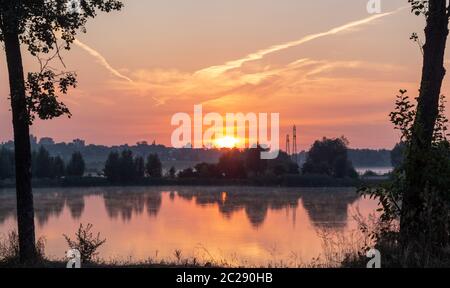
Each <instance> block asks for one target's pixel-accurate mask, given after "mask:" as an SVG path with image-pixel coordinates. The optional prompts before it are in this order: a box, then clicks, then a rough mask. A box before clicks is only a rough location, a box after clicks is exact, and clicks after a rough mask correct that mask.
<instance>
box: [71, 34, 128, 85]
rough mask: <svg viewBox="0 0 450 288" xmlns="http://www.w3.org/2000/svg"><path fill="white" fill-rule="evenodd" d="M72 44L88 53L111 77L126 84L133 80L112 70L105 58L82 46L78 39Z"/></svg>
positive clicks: (84, 45)
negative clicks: (115, 77)
mask: <svg viewBox="0 0 450 288" xmlns="http://www.w3.org/2000/svg"><path fill="white" fill-rule="evenodd" d="M74 43H75V44H76V45H77V46H78V47H80V48H82V49H83V50H85V51H86V52H88V53H89V54H91V56H93V57H95V58H96V59H97V60H98V61H99V62H100V64H101V65H102V66H103V67H105V68H106V69H107V70H108V71H109V72H111V73H112V74H113V75H115V76H117V77H118V78H120V79H123V80H126V81H128V82H133V80H131V79H130V78H129V77H127V76H125V75H123V74H122V73H120V72H119V71H117V70H116V69H114V68H113V67H112V66H111V65H110V64H109V63H108V61H106V59H105V57H103V56H102V55H101V54H100V53H99V52H98V51H96V50H94V49H92V48H91V47H89V46H88V45H86V44H84V43H83V42H81V41H79V40H78V39H75V41H74Z"/></svg>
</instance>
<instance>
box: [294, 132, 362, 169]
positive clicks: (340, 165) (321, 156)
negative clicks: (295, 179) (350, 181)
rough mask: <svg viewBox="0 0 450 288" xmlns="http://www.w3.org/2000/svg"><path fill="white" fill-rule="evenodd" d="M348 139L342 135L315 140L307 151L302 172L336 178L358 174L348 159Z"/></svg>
mask: <svg viewBox="0 0 450 288" xmlns="http://www.w3.org/2000/svg"><path fill="white" fill-rule="evenodd" d="M347 145H348V141H347V139H345V138H344V137H341V138H335V139H328V138H323V139H322V140H321V141H316V142H315V143H314V144H313V146H312V147H311V149H310V150H309V152H308V156H307V159H306V163H305V164H304V165H303V174H324V175H329V176H333V177H337V178H345V177H353V178H357V177H358V174H357V173H356V171H355V169H354V168H353V165H352V163H351V162H350V161H349V159H348V148H347Z"/></svg>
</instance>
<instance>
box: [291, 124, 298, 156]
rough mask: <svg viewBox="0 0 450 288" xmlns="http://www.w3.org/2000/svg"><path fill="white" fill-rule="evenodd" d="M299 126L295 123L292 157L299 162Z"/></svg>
mask: <svg viewBox="0 0 450 288" xmlns="http://www.w3.org/2000/svg"><path fill="white" fill-rule="evenodd" d="M297 153H298V151H297V126H295V125H294V129H293V133H292V155H293V156H292V157H293V160H294V162H295V163H297V156H298V155H297Z"/></svg>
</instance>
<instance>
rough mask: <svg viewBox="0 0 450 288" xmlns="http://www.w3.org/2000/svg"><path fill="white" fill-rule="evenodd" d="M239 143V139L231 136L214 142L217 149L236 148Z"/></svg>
mask: <svg viewBox="0 0 450 288" xmlns="http://www.w3.org/2000/svg"><path fill="white" fill-rule="evenodd" d="M238 143H239V139H237V138H234V137H231V136H227V137H223V138H219V139H216V140H215V141H214V144H215V146H216V147H217V148H235V147H236V146H237V144H238Z"/></svg>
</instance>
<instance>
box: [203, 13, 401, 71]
mask: <svg viewBox="0 0 450 288" xmlns="http://www.w3.org/2000/svg"><path fill="white" fill-rule="evenodd" d="M400 10H401V9H398V10H395V11H392V12H387V13H382V14H376V15H373V16H370V17H367V18H365V19H362V20H358V21H353V22H350V23H347V24H344V25H342V26H338V27H336V28H333V29H330V30H328V31H326V32H322V33H316V34H311V35H307V36H305V37H303V38H301V39H299V40H296V41H290V42H287V43H283V44H278V45H274V46H272V47H269V48H266V49H262V50H259V51H257V52H255V53H251V54H249V55H247V56H245V57H244V58H241V59H237V60H233V61H229V62H227V63H225V64H224V65H218V66H211V67H208V68H205V69H202V70H199V71H197V72H195V75H198V76H205V77H217V76H219V75H221V74H223V73H225V72H227V71H230V70H232V69H236V68H240V67H242V65H243V64H244V63H246V62H249V61H255V60H261V59H262V58H263V57H265V56H266V55H268V54H272V53H275V52H278V51H282V50H285V49H288V48H292V47H295V46H299V45H302V44H305V43H308V42H310V41H313V40H316V39H319V38H322V37H326V36H330V35H334V34H337V33H340V32H344V31H347V30H350V29H352V28H356V27H358V26H362V25H366V24H369V23H371V22H373V21H375V20H377V19H380V18H383V17H386V16H389V15H392V14H395V13H397V12H398V11H400Z"/></svg>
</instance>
